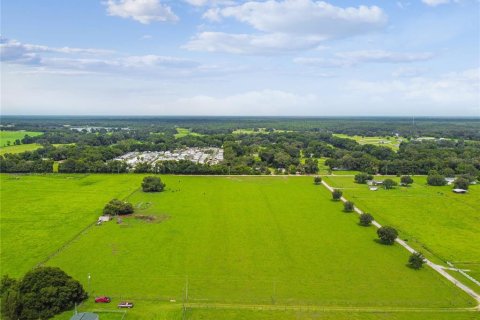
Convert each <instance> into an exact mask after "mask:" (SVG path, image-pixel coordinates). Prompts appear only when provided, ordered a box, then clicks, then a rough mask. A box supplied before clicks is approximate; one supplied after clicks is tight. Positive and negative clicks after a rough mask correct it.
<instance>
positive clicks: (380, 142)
mask: <svg viewBox="0 0 480 320" xmlns="http://www.w3.org/2000/svg"><path fill="white" fill-rule="evenodd" d="M333 135H334V136H336V137H339V138H348V139H353V140H355V141H357V142H358V143H359V144H373V145H377V146H383V147H388V148H391V149H392V150H394V151H397V150H398V148H399V145H400V142H401V140H402V139H401V138H397V137H361V136H349V135H346V134H340V133H334V134H333Z"/></svg>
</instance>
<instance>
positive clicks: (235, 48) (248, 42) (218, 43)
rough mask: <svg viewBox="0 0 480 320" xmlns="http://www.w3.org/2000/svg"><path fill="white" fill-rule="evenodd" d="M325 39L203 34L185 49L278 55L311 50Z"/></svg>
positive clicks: (312, 36) (277, 34)
mask: <svg viewBox="0 0 480 320" xmlns="http://www.w3.org/2000/svg"><path fill="white" fill-rule="evenodd" d="M322 40H323V38H321V37H317V36H314V35H311V36H303V37H292V36H290V35H287V34H282V33H271V34H231V33H224V32H202V33H200V34H198V35H196V36H195V37H193V38H192V39H191V40H190V41H189V42H188V43H187V44H186V45H184V46H183V48H185V49H188V50H192V51H207V52H227V53H235V54H277V53H279V52H283V53H285V52H291V51H297V50H303V49H311V48H313V47H315V46H317V45H318V43H319V42H320V41H322Z"/></svg>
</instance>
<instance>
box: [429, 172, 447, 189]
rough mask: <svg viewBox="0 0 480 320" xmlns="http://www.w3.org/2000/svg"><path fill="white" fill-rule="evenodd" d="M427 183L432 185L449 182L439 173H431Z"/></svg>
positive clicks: (441, 184)
mask: <svg viewBox="0 0 480 320" xmlns="http://www.w3.org/2000/svg"><path fill="white" fill-rule="evenodd" d="M427 183H428V184H429V185H431V186H444V185H446V184H447V181H445V177H444V176H442V175H441V174H438V173H433V174H429V175H428V177H427Z"/></svg>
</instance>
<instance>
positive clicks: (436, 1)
mask: <svg viewBox="0 0 480 320" xmlns="http://www.w3.org/2000/svg"><path fill="white" fill-rule="evenodd" d="M422 2H423V3H425V4H426V5H427V6H430V7H436V6H438V5H441V4H447V3H450V2H452V1H451V0H422Z"/></svg>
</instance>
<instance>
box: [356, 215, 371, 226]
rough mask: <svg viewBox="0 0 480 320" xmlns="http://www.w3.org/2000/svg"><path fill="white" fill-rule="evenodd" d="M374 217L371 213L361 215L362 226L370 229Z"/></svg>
mask: <svg viewBox="0 0 480 320" xmlns="http://www.w3.org/2000/svg"><path fill="white" fill-rule="evenodd" d="M372 221H373V216H372V215H371V214H370V213H362V214H361V215H360V222H359V223H360V225H361V226H364V227H368V226H369V225H371V224H372Z"/></svg>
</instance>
